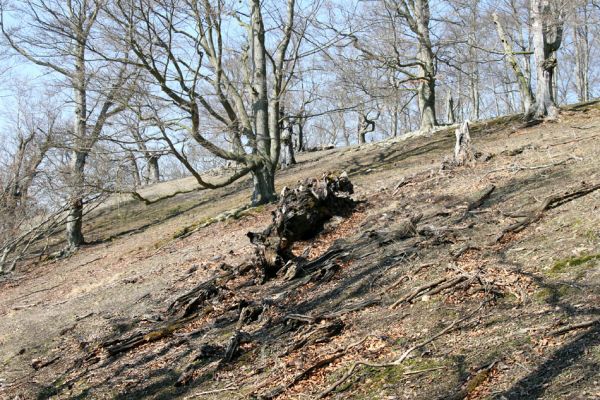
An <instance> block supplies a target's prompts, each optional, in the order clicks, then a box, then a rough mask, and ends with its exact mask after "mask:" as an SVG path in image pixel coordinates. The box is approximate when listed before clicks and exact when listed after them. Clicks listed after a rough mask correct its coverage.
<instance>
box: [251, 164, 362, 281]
mask: <svg viewBox="0 0 600 400" xmlns="http://www.w3.org/2000/svg"><path fill="white" fill-rule="evenodd" d="M353 193H354V188H353V186H352V183H351V182H350V180H349V179H348V175H347V174H346V173H342V174H341V175H340V176H339V177H335V176H333V175H330V174H325V175H324V176H323V177H322V178H321V179H319V180H317V179H307V180H305V181H304V182H302V183H300V184H299V185H298V186H297V187H296V188H295V189H288V188H284V189H283V191H282V193H281V199H280V200H279V204H278V206H277V209H276V210H275V211H274V212H273V221H272V222H271V225H269V226H268V227H267V228H266V229H265V230H264V231H263V232H261V233H256V232H248V237H249V238H250V241H251V242H252V244H254V246H255V264H256V265H257V266H258V267H260V268H261V269H262V272H263V281H264V280H267V279H269V278H272V277H274V276H275V275H276V274H277V273H278V272H279V271H280V270H281V269H282V268H283V267H284V265H286V263H287V262H288V261H290V260H292V259H293V258H294V255H293V254H292V245H293V243H294V242H296V241H298V240H306V239H309V238H311V237H314V236H315V235H316V234H317V233H318V232H319V231H321V229H322V228H323V224H324V223H325V222H326V221H327V220H329V219H330V218H331V217H333V216H347V215H349V214H350V213H351V212H352V211H353V210H354V207H355V205H356V203H355V202H354V200H352V198H351V197H350V195H351V194H353Z"/></svg>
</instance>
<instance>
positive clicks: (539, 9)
mask: <svg viewBox="0 0 600 400" xmlns="http://www.w3.org/2000/svg"><path fill="white" fill-rule="evenodd" d="M562 12H563V11H562V10H558V9H555V6H554V5H553V4H550V1H549V0H531V17H532V20H533V22H532V26H531V30H532V35H533V51H534V56H535V63H536V68H537V90H536V104H535V110H534V116H535V117H536V118H546V117H547V118H556V117H557V116H558V107H557V106H556V102H555V98H554V73H555V69H556V66H557V59H556V52H557V51H558V49H559V48H560V45H561V42H562V36H563V24H564V21H563V19H562Z"/></svg>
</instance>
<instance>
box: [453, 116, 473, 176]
mask: <svg viewBox="0 0 600 400" xmlns="http://www.w3.org/2000/svg"><path fill="white" fill-rule="evenodd" d="M455 134H456V144H455V146H454V165H457V166H462V165H467V164H471V163H472V162H473V161H474V159H475V156H474V151H473V147H472V145H471V132H470V129H469V121H465V122H463V123H462V125H461V126H460V127H459V128H458V129H457V130H456V132H455Z"/></svg>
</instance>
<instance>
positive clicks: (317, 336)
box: [283, 318, 345, 355]
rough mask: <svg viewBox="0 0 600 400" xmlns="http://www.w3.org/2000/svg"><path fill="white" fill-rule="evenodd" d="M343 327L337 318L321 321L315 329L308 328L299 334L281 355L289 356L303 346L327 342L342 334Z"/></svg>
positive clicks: (342, 323)
mask: <svg viewBox="0 0 600 400" xmlns="http://www.w3.org/2000/svg"><path fill="white" fill-rule="evenodd" d="M317 320H318V319H317ZM344 327H345V324H344V322H343V321H342V320H341V319H339V318H335V319H332V320H322V321H321V323H319V324H318V325H317V326H316V327H314V328H311V327H309V328H308V332H306V333H301V334H300V335H299V336H298V337H297V338H295V339H294V342H293V343H292V344H291V345H290V346H288V348H287V349H286V350H285V352H284V353H283V355H287V354H290V353H292V352H294V351H296V350H298V349H300V348H301V347H304V346H309V345H312V344H316V343H326V342H329V341H330V340H331V339H332V338H333V337H334V336H337V335H339V334H340V333H342V330H343V329H344Z"/></svg>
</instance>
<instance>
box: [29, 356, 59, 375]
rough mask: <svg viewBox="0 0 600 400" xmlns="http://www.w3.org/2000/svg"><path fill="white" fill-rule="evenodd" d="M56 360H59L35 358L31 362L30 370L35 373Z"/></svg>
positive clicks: (56, 357)
mask: <svg viewBox="0 0 600 400" xmlns="http://www.w3.org/2000/svg"><path fill="white" fill-rule="evenodd" d="M58 360H60V357H59V356H55V357H52V358H48V359H40V358H36V359H34V360H32V361H31V368H33V369H35V370H36V371H37V370H40V369H42V368H44V367H47V366H49V365H52V364H54V363H55V362H56V361H58Z"/></svg>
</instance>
